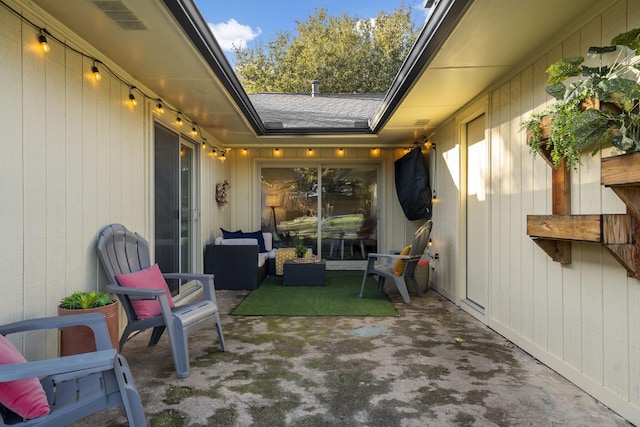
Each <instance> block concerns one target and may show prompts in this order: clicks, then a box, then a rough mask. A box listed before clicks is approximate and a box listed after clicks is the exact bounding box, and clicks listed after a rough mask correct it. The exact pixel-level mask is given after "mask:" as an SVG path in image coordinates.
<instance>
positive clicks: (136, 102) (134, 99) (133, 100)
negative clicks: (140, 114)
mask: <svg viewBox="0 0 640 427" xmlns="http://www.w3.org/2000/svg"><path fill="white" fill-rule="evenodd" d="M135 88H136V87H135V86H131V87H130V88H129V102H130V103H131V105H133V106H134V107H135V106H136V105H138V101H137V100H136V97H135V95H134V94H133V90H134V89H135Z"/></svg>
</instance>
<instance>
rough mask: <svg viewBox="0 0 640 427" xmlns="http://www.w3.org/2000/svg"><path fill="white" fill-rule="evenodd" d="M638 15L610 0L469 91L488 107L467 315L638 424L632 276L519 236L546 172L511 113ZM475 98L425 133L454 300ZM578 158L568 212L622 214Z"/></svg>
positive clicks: (441, 278)
mask: <svg viewBox="0 0 640 427" xmlns="http://www.w3.org/2000/svg"><path fill="white" fill-rule="evenodd" d="M638 26H640V1H638V0H622V1H619V2H615V3H614V5H613V6H612V7H608V8H607V9H606V11H604V12H602V13H601V14H599V15H597V16H594V17H593V19H591V20H590V21H589V22H588V23H587V24H586V25H584V26H582V27H580V28H578V29H577V30H576V31H575V32H572V33H570V34H568V35H566V36H564V37H563V38H562V39H561V40H558V41H557V44H554V45H550V46H549V50H548V52H546V54H545V55H543V56H542V57H540V58H537V59H535V60H534V61H533V62H532V63H530V64H528V65H527V66H526V67H525V68H523V69H522V70H521V71H520V72H519V73H518V74H517V75H514V76H512V77H511V78H510V79H509V80H506V81H504V82H503V84H501V85H499V86H498V87H496V88H495V90H492V91H491V92H489V93H488V94H487V95H486V96H487V99H486V101H485V100H480V101H479V102H478V103H479V104H482V103H484V104H486V108H487V117H488V137H489V143H490V159H491V161H490V169H491V180H490V191H489V194H490V196H489V206H490V208H489V210H490V213H491V221H490V242H489V247H490V248H491V249H490V256H489V259H490V264H491V265H490V269H489V271H490V274H489V283H488V298H489V299H488V301H489V304H488V307H486V311H485V314H484V316H483V315H477V314H476V315H477V316H478V317H479V318H481V319H482V320H483V321H485V322H486V323H487V324H488V325H489V326H490V327H492V328H494V329H495V330H497V331H498V332H500V333H501V334H503V335H504V336H505V337H506V338H507V339H508V340H511V341H513V342H514V343H516V344H517V345H519V346H521V347H522V348H524V349H525V350H526V351H528V352H530V353H531V354H533V355H534V356H535V357H537V358H539V359H540V360H541V361H543V362H544V363H545V364H547V365H549V366H551V367H552V368H553V369H556V370H557V371H558V372H560V373H562V374H563V375H565V376H566V377H567V378H569V379H570V380H572V381H574V382H575V383H576V384H577V385H578V386H580V387H582V388H584V389H585V390H587V391H588V392H590V393H591V394H592V395H594V396H595V397H596V398H598V399H599V400H601V401H602V402H604V403H605V404H607V405H609V406H610V407H612V408H613V409H614V410H616V411H618V412H619V413H621V414H622V415H623V416H625V417H626V418H627V419H629V420H630V421H632V422H633V423H635V424H640V395H639V394H640V281H639V280H636V279H633V278H628V277H627V275H626V271H625V269H624V268H623V267H622V266H621V265H620V264H618V263H617V262H616V261H615V260H614V259H613V257H612V256H611V255H609V253H608V252H607V251H606V250H605V249H604V248H603V247H602V246H601V245H598V244H587V243H574V244H573V245H572V263H571V264H570V265H564V266H563V265H560V264H559V263H555V262H553V261H551V259H550V258H549V257H548V256H547V255H546V254H545V253H544V252H543V251H542V250H541V249H539V248H538V246H537V245H535V244H534V243H533V241H532V240H531V239H530V238H529V236H527V234H526V222H525V220H526V215H528V214H550V213H551V171H550V169H549V167H548V166H547V164H546V163H545V162H544V161H543V160H542V159H540V158H534V157H532V156H531V155H530V154H529V151H528V147H527V145H526V143H525V134H524V133H523V132H521V131H520V122H521V121H522V120H523V119H525V118H527V117H528V116H529V115H530V114H531V113H532V112H535V111H540V110H542V109H543V108H544V106H545V104H546V103H548V102H550V99H549V98H548V97H547V96H546V94H545V92H544V87H545V85H546V74H545V69H546V68H547V66H548V65H549V64H550V63H552V62H554V61H556V60H557V59H559V58H560V57H563V56H578V55H582V54H584V52H586V50H587V48H588V47H589V46H594V45H595V46H601V45H604V44H608V42H609V41H610V40H611V39H612V37H613V36H615V35H616V34H618V33H620V32H622V31H625V30H627V29H631V28H635V27H638ZM476 107H477V106H476V105H474V106H469V107H468V108H466V109H465V111H462V112H460V113H459V114H457V115H456V117H455V118H452V120H451V122H450V123H449V124H448V125H447V126H445V127H444V128H443V129H441V130H439V131H438V133H437V135H435V136H434V137H433V141H434V142H436V143H437V151H438V159H439V163H438V168H437V177H436V187H437V191H438V197H439V199H440V201H439V203H438V204H437V205H436V209H435V211H434V221H435V230H434V241H435V242H436V250H437V251H438V252H439V253H440V254H441V259H440V261H439V262H438V263H437V264H435V266H436V271H435V274H433V277H434V280H435V282H436V286H437V288H438V289H439V290H440V291H441V292H442V293H443V294H445V295H447V296H450V297H451V298H452V299H453V300H454V301H456V302H458V303H460V305H461V306H462V307H465V304H464V302H461V301H460V299H461V298H463V297H464V277H465V274H466V272H464V269H461V268H459V264H463V260H464V255H463V253H464V252H465V250H464V241H465V236H464V228H463V227H462V226H461V222H460V221H458V220H457V218H454V213H456V215H459V216H458V218H463V217H464V208H465V207H464V204H463V199H462V198H459V197H458V194H459V193H458V192H457V190H459V189H460V185H459V184H458V183H459V182H463V181H464V174H463V173H461V172H459V170H463V169H464V168H463V167H462V166H461V165H462V164H463V163H462V162H460V155H459V152H461V151H462V152H464V149H465V147H463V146H461V131H460V129H461V125H462V120H463V119H462V118H463V117H465V114H466V112H467V111H471V110H474V109H475V108H476ZM469 161H473V159H470V160H469ZM582 162H583V165H582V166H581V167H580V168H579V170H578V171H576V172H573V173H572V176H571V179H572V186H571V191H572V200H571V204H572V211H573V213H574V214H589V213H624V212H625V207H624V205H623V204H622V202H620V200H618V199H617V197H616V196H615V195H614V194H613V192H611V191H610V190H609V189H605V188H604V187H602V186H601V185H600V156H599V155H597V156H595V157H591V156H590V155H585V156H583V158H582ZM470 214H473V213H472V212H470ZM460 237H461V238H460ZM468 273H469V274H473V272H468ZM465 309H466V310H468V311H471V309H469V308H465Z"/></svg>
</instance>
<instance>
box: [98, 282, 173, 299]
mask: <svg viewBox="0 0 640 427" xmlns="http://www.w3.org/2000/svg"><path fill="white" fill-rule="evenodd" d="M105 287H106V288H107V289H108V290H109V291H110V292H113V293H114V294H120V295H128V296H130V297H132V298H131V299H157V298H158V297H159V296H160V295H164V294H165V293H166V292H165V290H164V289H147V288H130V287H127V286H120V285H114V284H109V285H106V286H105Z"/></svg>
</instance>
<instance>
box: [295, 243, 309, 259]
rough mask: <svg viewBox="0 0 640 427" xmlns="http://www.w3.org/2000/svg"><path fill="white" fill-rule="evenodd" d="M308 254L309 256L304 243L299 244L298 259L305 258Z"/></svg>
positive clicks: (297, 247)
mask: <svg viewBox="0 0 640 427" xmlns="http://www.w3.org/2000/svg"><path fill="white" fill-rule="evenodd" d="M306 254H307V247H306V246H305V245H303V244H302V243H298V244H297V245H296V256H297V257H298V258H304V256H305V255H306Z"/></svg>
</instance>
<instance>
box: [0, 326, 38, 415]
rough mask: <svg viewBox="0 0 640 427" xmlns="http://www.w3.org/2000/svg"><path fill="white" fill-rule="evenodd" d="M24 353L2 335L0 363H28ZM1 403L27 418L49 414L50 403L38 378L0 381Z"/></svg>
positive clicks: (0, 340) (0, 337)
mask: <svg viewBox="0 0 640 427" xmlns="http://www.w3.org/2000/svg"><path fill="white" fill-rule="evenodd" d="M26 362H27V361H26V360H25V358H24V357H23V356H22V353H20V352H19V351H18V349H16V348H15V347H14V346H13V344H11V342H10V341H9V340H8V339H6V338H5V337H4V336H3V335H0V364H13V363H26ZM0 403H2V404H3V405H4V406H6V407H7V408H9V409H11V410H12V411H13V412H15V413H16V414H18V415H20V416H21V417H22V418H25V419H32V418H37V417H41V416H43V415H47V414H48V413H49V411H50V410H49V404H48V402H47V395H46V394H45V393H44V389H43V388H42V384H40V381H38V379H37V378H27V379H24V380H18V381H10V382H6V383H0Z"/></svg>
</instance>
